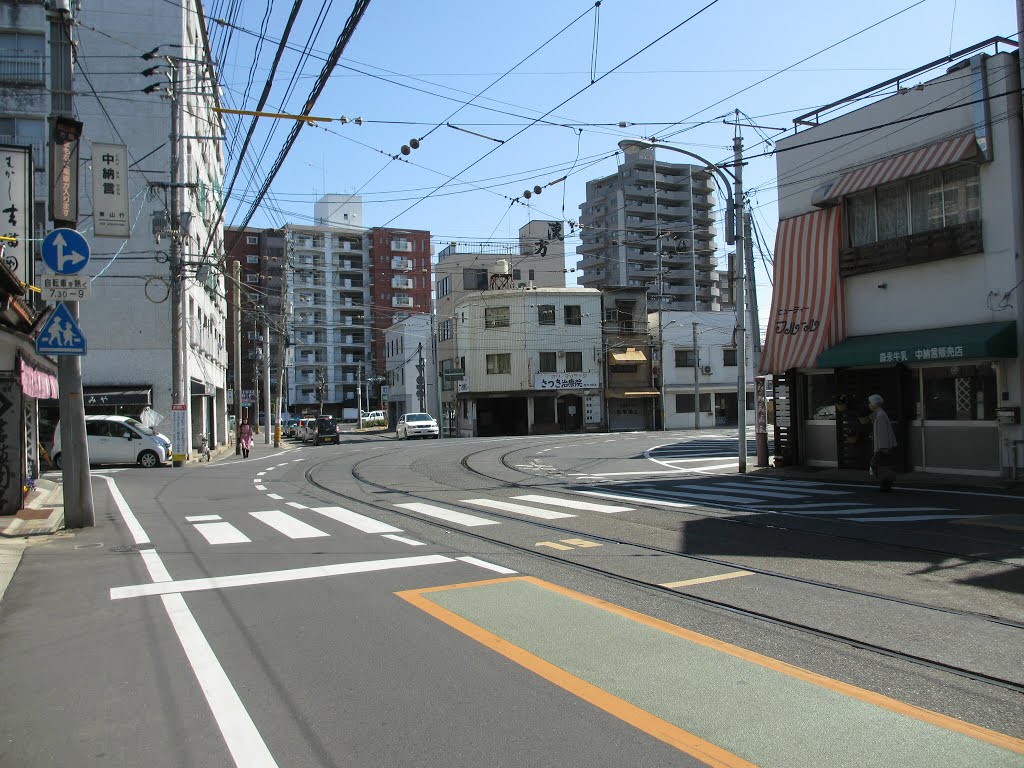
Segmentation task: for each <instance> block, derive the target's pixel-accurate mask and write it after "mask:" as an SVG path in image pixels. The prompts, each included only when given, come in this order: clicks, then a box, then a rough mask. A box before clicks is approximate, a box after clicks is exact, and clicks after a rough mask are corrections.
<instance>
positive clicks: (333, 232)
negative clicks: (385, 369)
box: [285, 195, 372, 418]
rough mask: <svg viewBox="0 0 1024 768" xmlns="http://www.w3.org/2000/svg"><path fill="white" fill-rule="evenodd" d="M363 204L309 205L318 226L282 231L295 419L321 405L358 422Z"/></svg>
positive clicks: (364, 370)
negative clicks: (311, 207) (284, 246)
mask: <svg viewBox="0 0 1024 768" xmlns="http://www.w3.org/2000/svg"><path fill="white" fill-rule="evenodd" d="M362 205H363V204H362V199H361V198H359V197H358V196H355V195H325V196H324V197H322V198H321V199H320V200H319V201H318V202H317V203H316V204H315V205H314V217H313V218H314V221H316V222H318V223H317V224H315V225H313V226H308V225H298V224H288V225H286V226H285V240H286V247H287V250H288V258H287V262H286V270H285V272H286V275H285V281H286V285H287V288H286V294H287V298H286V302H287V306H286V310H290V312H288V311H286V314H290V327H289V333H288V335H289V339H290V341H291V344H292V353H291V355H290V358H291V359H290V361H289V363H288V364H287V367H286V373H287V376H288V402H289V406H290V411H291V412H292V413H315V412H318V411H319V410H320V408H321V404H322V407H323V412H324V413H329V414H332V415H334V416H336V417H338V418H355V416H356V415H357V413H356V411H357V408H358V405H359V398H360V392H359V386H360V384H361V383H362V382H364V381H365V380H366V378H367V377H368V376H372V372H371V371H370V369H369V367H368V362H369V356H370V348H371V347H370V332H369V331H370V272H369V258H368V253H367V249H366V243H365V242H364V237H363V234H364V231H363V228H362V226H361V224H362Z"/></svg>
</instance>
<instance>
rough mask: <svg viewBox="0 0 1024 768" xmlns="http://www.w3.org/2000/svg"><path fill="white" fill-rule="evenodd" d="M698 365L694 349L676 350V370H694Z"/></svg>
mask: <svg viewBox="0 0 1024 768" xmlns="http://www.w3.org/2000/svg"><path fill="white" fill-rule="evenodd" d="M696 364H697V355H696V354H695V353H694V351H693V350H692V349H677V350H676V368H693V367H694V366H695V365H696Z"/></svg>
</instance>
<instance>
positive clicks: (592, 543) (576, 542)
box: [559, 539, 604, 548]
mask: <svg viewBox="0 0 1024 768" xmlns="http://www.w3.org/2000/svg"><path fill="white" fill-rule="evenodd" d="M559 541H561V542H562V543H563V544H572V545H573V546H576V547H584V548H586V547H603V546H604V545H603V544H599V543H597V542H596V541H587V540H586V539H559Z"/></svg>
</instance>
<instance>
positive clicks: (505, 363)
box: [487, 352, 512, 374]
mask: <svg viewBox="0 0 1024 768" xmlns="http://www.w3.org/2000/svg"><path fill="white" fill-rule="evenodd" d="M487 373H488V374H496V373H512V355H511V354H510V353H509V352H502V353H499V354H495V355H487Z"/></svg>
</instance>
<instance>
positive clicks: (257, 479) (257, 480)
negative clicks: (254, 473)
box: [252, 477, 263, 483]
mask: <svg viewBox="0 0 1024 768" xmlns="http://www.w3.org/2000/svg"><path fill="white" fill-rule="evenodd" d="M252 481H253V482H254V483H262V482H263V481H262V480H260V479H259V478H258V477H254V478H253V479H252Z"/></svg>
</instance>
